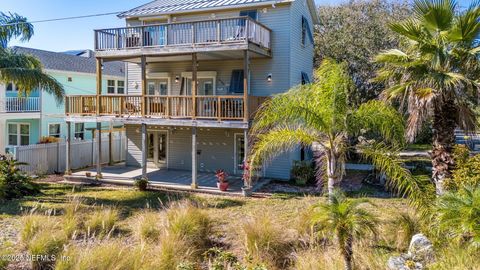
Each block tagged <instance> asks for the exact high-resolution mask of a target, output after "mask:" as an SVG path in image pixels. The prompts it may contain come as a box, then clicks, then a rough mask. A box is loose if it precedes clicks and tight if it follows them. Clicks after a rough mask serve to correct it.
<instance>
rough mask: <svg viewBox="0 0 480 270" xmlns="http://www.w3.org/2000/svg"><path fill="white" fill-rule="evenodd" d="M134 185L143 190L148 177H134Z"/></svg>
mask: <svg viewBox="0 0 480 270" xmlns="http://www.w3.org/2000/svg"><path fill="white" fill-rule="evenodd" d="M134 185H135V187H136V188H138V190H140V191H145V190H147V187H148V179H147V178H145V177H139V178H136V179H135V182H134Z"/></svg>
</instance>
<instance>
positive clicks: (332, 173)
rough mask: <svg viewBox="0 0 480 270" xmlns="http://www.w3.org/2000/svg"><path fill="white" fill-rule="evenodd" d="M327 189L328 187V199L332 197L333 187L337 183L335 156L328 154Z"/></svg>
mask: <svg viewBox="0 0 480 270" xmlns="http://www.w3.org/2000/svg"><path fill="white" fill-rule="evenodd" d="M327 177H328V182H327V189H328V198H329V201H330V199H331V198H332V195H333V192H334V191H335V187H336V185H337V184H338V183H337V182H338V175H337V160H336V158H335V156H332V155H331V156H329V157H328V158H327Z"/></svg>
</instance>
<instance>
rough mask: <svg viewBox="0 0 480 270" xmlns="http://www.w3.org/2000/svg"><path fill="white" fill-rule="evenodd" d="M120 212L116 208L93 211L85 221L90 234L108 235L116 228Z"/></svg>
mask: <svg viewBox="0 0 480 270" xmlns="http://www.w3.org/2000/svg"><path fill="white" fill-rule="evenodd" d="M118 219H119V214H118V211H117V210H116V209H114V208H104V209H101V210H97V211H95V212H93V213H92V214H91V215H90V216H89V217H88V218H87V220H86V221H85V229H86V230H87V235H88V236H99V237H103V236H108V235H110V234H111V233H113V231H114V230H115V225H116V223H117V222H118Z"/></svg>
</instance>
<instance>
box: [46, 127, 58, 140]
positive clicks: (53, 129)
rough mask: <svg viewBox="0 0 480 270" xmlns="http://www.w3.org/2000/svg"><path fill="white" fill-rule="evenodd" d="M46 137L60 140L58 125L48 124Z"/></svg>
mask: <svg viewBox="0 0 480 270" xmlns="http://www.w3.org/2000/svg"><path fill="white" fill-rule="evenodd" d="M48 136H49V137H55V138H60V124H49V125H48Z"/></svg>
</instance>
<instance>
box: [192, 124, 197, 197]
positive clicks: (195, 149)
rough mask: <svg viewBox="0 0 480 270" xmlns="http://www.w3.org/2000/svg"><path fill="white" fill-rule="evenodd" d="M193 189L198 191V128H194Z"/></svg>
mask: <svg viewBox="0 0 480 270" xmlns="http://www.w3.org/2000/svg"><path fill="white" fill-rule="evenodd" d="M191 187H192V189H197V188H198V184H197V127H195V126H194V127H192V185H191Z"/></svg>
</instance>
